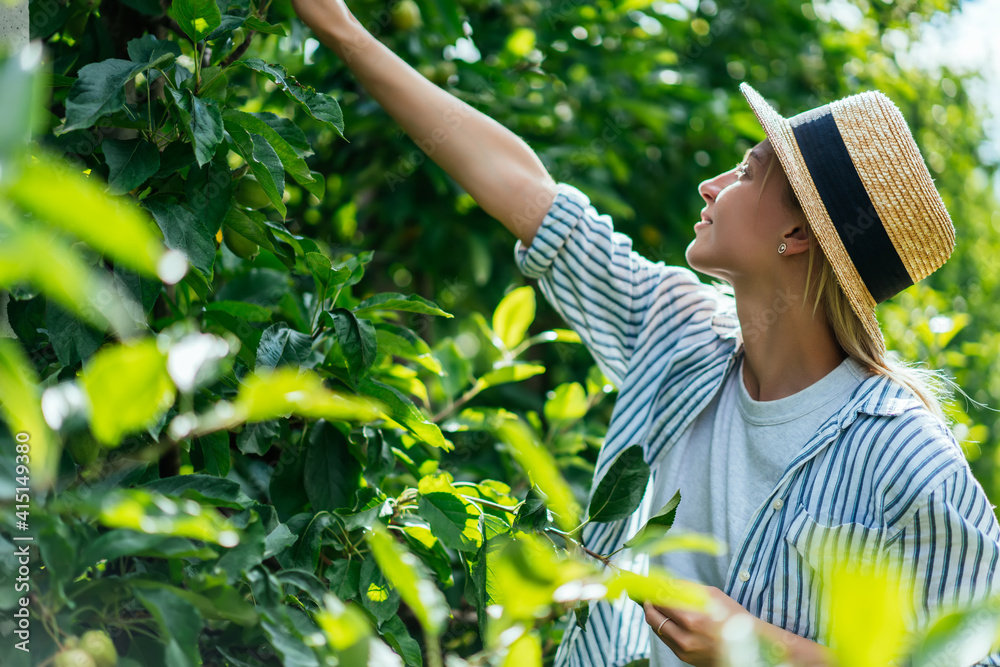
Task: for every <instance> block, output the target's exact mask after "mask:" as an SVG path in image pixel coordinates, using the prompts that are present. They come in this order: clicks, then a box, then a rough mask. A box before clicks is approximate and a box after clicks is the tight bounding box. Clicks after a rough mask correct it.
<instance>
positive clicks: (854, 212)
mask: <svg viewBox="0 0 1000 667" xmlns="http://www.w3.org/2000/svg"><path fill="white" fill-rule="evenodd" d="M788 123H789V125H790V126H791V128H792V132H793V133H794V134H795V141H796V143H797V144H798V146H799V152H800V153H801V154H802V158H803V160H805V163H806V167H807V168H808V169H809V175H810V177H811V178H812V181H813V184H814V185H815V186H816V192H817V193H818V194H819V196H820V199H822V200H823V206H824V207H825V208H826V212H827V213H828V214H829V216H830V220H831V221H832V222H833V226H834V228H835V229H836V230H837V235H838V236H840V240H841V242H842V243H843V244H844V249H845V250H846V251H847V254H848V256H849V257H850V258H851V262H852V263H853V264H854V268H855V269H857V272H858V275H859V276H861V280H863V281H864V283H865V287H867V288H868V292H869V293H870V294H871V295H872V298H873V299H875V303H881V302H883V301H885V300H886V299H888V298H889V297H891V296H894V295H896V294H898V293H899V292H901V291H903V290H904V289H906V288H907V287H909V286H910V285H912V284H913V280H912V279H911V278H910V274H909V273H908V272H907V270H906V267H905V266H904V265H903V260H902V259H901V258H900V256H899V253H898V252H897V251H896V247H895V246H894V245H893V244H892V240H891V239H890V238H889V235H888V234H887V233H886V231H885V226H884V225H883V223H882V219H881V218H880V217H879V215H878V212H877V211H876V210H875V206H874V205H873V204H872V201H871V198H870V197H869V196H868V192H867V191H866V190H865V186H864V184H863V183H862V182H861V177H860V176H859V175H858V171H857V169H855V167H854V163H853V162H852V161H851V155H850V153H848V151H847V146H846V145H845V144H844V139H843V137H842V136H841V134H840V130H839V129H838V128H837V122H836V120H835V119H834V117H833V114H832V113H831V112H830V105H825V106H822V107H819V108H817V109H813V110H811V111H807V112H805V113H802V114H799V115H798V116H794V117H792V118H789V119H788Z"/></svg>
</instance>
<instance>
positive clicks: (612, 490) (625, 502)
mask: <svg viewBox="0 0 1000 667" xmlns="http://www.w3.org/2000/svg"><path fill="white" fill-rule="evenodd" d="M647 481H649V464H648V463H646V461H645V460H644V459H643V451H642V446H641V445H632V446H631V447H629V448H628V449H626V450H625V451H623V452H622V453H621V454H619V455H618V456H617V458H615V461H614V463H612V464H611V467H610V468H609V469H608V472H607V474H605V475H604V477H603V478H602V479H601V481H600V482H599V483H598V485H597V489H596V490H595V491H594V494H593V496H592V497H591V500H590V507H589V508H588V510H587V513H588V516H589V517H590V521H595V522H606V521H617V520H619V519H625V518H628V517H630V516H631V515H632V512H634V511H635V510H636V508H637V507H639V503H640V502H642V496H643V494H644V493H646V482H647Z"/></svg>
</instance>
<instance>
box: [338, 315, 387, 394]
mask: <svg viewBox="0 0 1000 667" xmlns="http://www.w3.org/2000/svg"><path fill="white" fill-rule="evenodd" d="M326 315H327V317H328V319H329V320H330V321H331V322H332V324H333V327H334V331H335V332H336V335H337V342H338V343H340V349H341V351H342V352H343V354H344V359H346V360H347V371H348V373H350V375H351V382H352V383H353V384H354V386H355V387H356V386H357V385H358V383H359V382H360V381H361V379H362V378H364V377H365V376H366V375H367V374H368V371H369V369H370V368H371V365H372V364H373V363H374V362H375V354H376V350H377V345H378V342H377V340H376V338H375V328H374V327H373V326H372V323H371V321H370V320H366V319H361V318H358V317H357V316H355V314H354V313H352V312H351V311H350V310H348V309H346V308H334V309H333V310H331V311H329V313H327V314H326Z"/></svg>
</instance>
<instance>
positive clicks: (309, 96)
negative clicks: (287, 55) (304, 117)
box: [240, 58, 344, 139]
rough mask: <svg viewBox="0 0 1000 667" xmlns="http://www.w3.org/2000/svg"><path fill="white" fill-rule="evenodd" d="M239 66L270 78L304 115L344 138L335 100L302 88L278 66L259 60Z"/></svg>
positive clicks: (342, 119) (255, 59)
mask: <svg viewBox="0 0 1000 667" xmlns="http://www.w3.org/2000/svg"><path fill="white" fill-rule="evenodd" d="M240 64H241V65H243V66H244V67H248V68H249V69H252V70H254V71H256V72H260V73H262V74H264V75H265V76H267V77H268V78H270V79H271V80H272V81H274V82H275V83H276V84H278V87H279V88H281V89H282V90H283V91H284V92H285V94H287V95H288V96H289V97H290V98H292V99H293V100H295V101H296V102H297V103H298V104H299V106H300V107H301V108H302V109H303V110H304V111H305V112H306V113H308V114H309V115H310V116H312V117H313V118H315V119H316V120H318V121H321V122H323V123H326V124H327V125H328V126H330V127H331V128H333V130H334V131H335V132H336V133H337V136H339V137H340V138H342V139H343V138H344V115H343V113H342V112H341V110H340V105H339V104H337V100H335V99H333V98H332V97H330V96H329V95H324V94H323V93H318V92H316V91H315V90H313V89H312V88H306V87H304V86H302V85H301V84H299V83H298V82H297V81H296V80H295V79H294V78H293V77H290V76H288V73H287V72H285V68H284V67H281V66H280V65H269V64H267V63H265V62H264V61H263V60H261V59H260V58H247V59H246V60H241V61H240Z"/></svg>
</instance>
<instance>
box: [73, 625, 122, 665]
mask: <svg viewBox="0 0 1000 667" xmlns="http://www.w3.org/2000/svg"><path fill="white" fill-rule="evenodd" d="M80 648H82V649H83V650H84V651H86V652H87V653H89V654H90V657H91V658H93V659H94V663H96V665H97V667H114V666H115V665H117V664H118V651H117V650H115V643H114V642H113V641H111V637H109V636H108V633H106V632H104V631H103V630H88V631H87V632H85V633H83V637H81V638H80Z"/></svg>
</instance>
